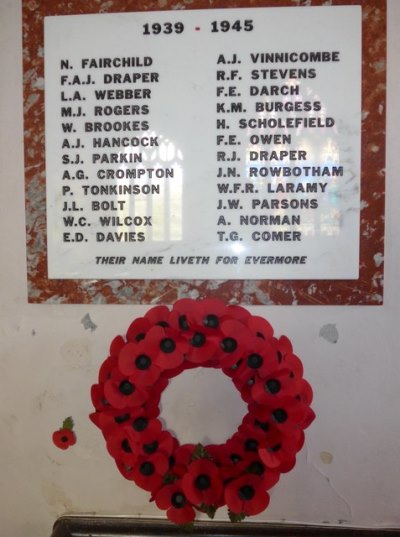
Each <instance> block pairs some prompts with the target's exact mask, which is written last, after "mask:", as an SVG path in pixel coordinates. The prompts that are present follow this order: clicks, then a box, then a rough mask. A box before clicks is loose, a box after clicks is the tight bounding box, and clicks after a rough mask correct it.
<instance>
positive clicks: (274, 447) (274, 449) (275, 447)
mask: <svg viewBox="0 0 400 537" xmlns="http://www.w3.org/2000/svg"><path fill="white" fill-rule="evenodd" d="M281 447H282V445H281V444H275V446H272V447H270V448H269V449H268V451H269V452H270V453H276V452H277V451H279V450H280V449H281Z"/></svg>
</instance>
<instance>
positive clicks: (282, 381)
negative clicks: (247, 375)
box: [251, 369, 300, 406]
mask: <svg viewBox="0 0 400 537" xmlns="http://www.w3.org/2000/svg"><path fill="white" fill-rule="evenodd" d="M299 390H300V381H298V380H296V379H294V378H293V377H292V376H291V373H290V371H289V369H281V370H279V369H275V370H272V371H270V372H269V373H268V374H267V375H266V376H265V377H264V378H261V379H257V380H256V381H255V383H254V386H253V387H252V389H251V395H252V397H253V400H254V401H256V402H257V403H259V404H260V405H264V406H268V405H276V404H277V401H278V400H280V399H282V398H287V397H294V396H295V395H296V394H297V393H298V392H299Z"/></svg>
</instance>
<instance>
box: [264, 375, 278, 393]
mask: <svg viewBox="0 0 400 537" xmlns="http://www.w3.org/2000/svg"><path fill="white" fill-rule="evenodd" d="M265 391H267V392H269V393H272V395H275V394H276V393H278V392H280V391H281V383H280V382H279V380H277V379H270V380H267V382H266V383H265Z"/></svg>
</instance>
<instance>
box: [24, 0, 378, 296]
mask: <svg viewBox="0 0 400 537" xmlns="http://www.w3.org/2000/svg"><path fill="white" fill-rule="evenodd" d="M22 3H23V40H24V41H23V46H24V48H23V67H24V81H23V82H24V120H25V125H24V143H25V197H26V236H27V273H28V300H29V302H31V303H57V304H67V303H77V304H90V303H92V304H159V303H164V304H170V303H172V302H174V301H175V300H176V299H177V298H180V297H184V296H189V297H192V298H204V297H206V296H213V297H218V298H220V299H222V300H223V301H225V302H227V303H232V304H237V303H241V304H253V305H260V304H263V305H329V304H333V305H381V304H383V254H384V193H385V114H386V102H385V98H386V0H331V1H330V2H329V4H331V5H361V6H362V16H363V22H362V33H363V40H362V134H361V136H362V144H361V145H362V148H361V213H360V273H359V278H358V279H357V280H111V281H110V280H50V279H48V276H47V249H46V238H47V232H46V186H45V184H46V181H45V149H44V60H43V20H44V17H45V16H54V15H73V14H84V13H102V12H127V11H158V10H169V9H174V8H175V9H177V8H178V9H185V8H187V9H210V8H215V9H221V8H239V7H284V6H287V7H289V6H302V5H312V6H317V5H322V4H325V5H326V2H325V0H311V1H307V2H305V1H303V0H293V1H290V0H239V1H235V0H216V1H214V2H213V3H212V5H211V3H210V2H209V1H208V0H190V1H189V0H183V2H180V3H177V2H176V1H173V0H158V1H156V0H145V1H144V2H142V1H139V0H111V1H108V2H104V1H102V0H71V1H69V2H61V1H57V0H56V1H54V0H23V2H22Z"/></svg>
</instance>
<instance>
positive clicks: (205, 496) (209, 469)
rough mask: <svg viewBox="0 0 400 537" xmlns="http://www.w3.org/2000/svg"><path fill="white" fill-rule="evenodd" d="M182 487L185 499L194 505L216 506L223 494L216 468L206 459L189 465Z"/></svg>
mask: <svg viewBox="0 0 400 537" xmlns="http://www.w3.org/2000/svg"><path fill="white" fill-rule="evenodd" d="M182 486H183V490H184V492H185V496H186V498H188V500H189V501H190V502H192V503H193V504H194V505H202V504H204V505H207V506H211V505H215V504H218V502H219V500H220V498H221V495H222V492H223V484H222V480H221V477H220V473H219V469H218V466H217V465H216V464H214V463H213V462H211V461H210V460H208V459H198V460H196V461H193V462H192V463H190V464H189V466H188V469H187V473H186V474H185V475H184V476H183V479H182Z"/></svg>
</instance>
